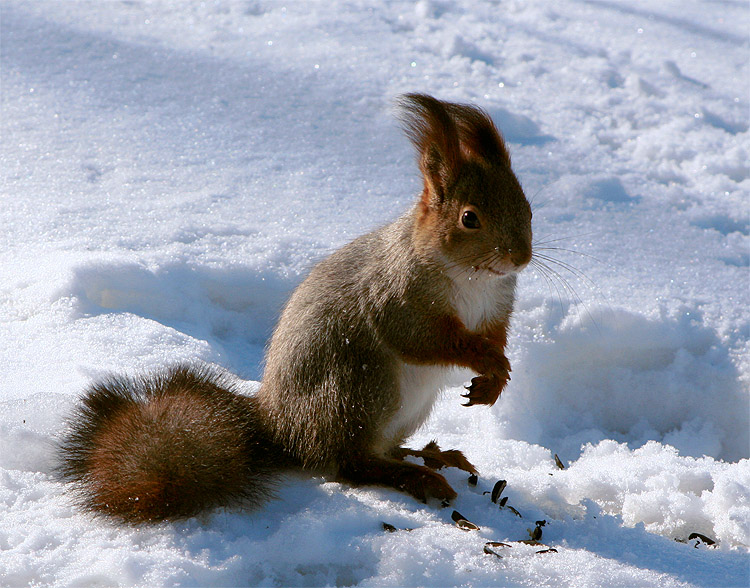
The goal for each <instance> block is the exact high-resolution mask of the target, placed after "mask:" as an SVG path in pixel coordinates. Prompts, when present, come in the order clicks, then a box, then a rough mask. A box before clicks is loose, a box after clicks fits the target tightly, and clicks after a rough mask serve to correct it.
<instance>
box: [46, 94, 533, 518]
mask: <svg viewBox="0 0 750 588" xmlns="http://www.w3.org/2000/svg"><path fill="white" fill-rule="evenodd" d="M399 108H400V113H401V120H402V123H403V126H404V130H405V132H406V134H407V136H408V137H409V139H410V140H411V142H412V143H413V144H414V146H415V147H416V150H417V154H418V158H419V167H420V170H421V172H422V177H423V180H424V187H423V189H422V192H421V194H420V196H419V199H418V200H417V202H416V204H415V205H414V206H413V207H412V208H411V209H410V210H409V211H408V212H406V214H404V215H403V216H401V217H400V218H399V219H398V220H396V221H394V222H393V223H391V224H389V225H387V226H385V227H382V228H380V229H377V230H375V231H373V232H371V233H369V234H366V235H363V236H361V237H359V238H357V239H355V240H354V241H352V242H351V243H349V244H348V245H346V246H344V247H343V248H341V249H339V250H338V251H336V252H335V253H333V254H332V255H331V256H330V257H328V258H327V259H324V260H323V261H321V262H320V263H319V264H318V265H317V266H315V267H314V268H313V270H312V271H311V272H310V274H309V276H308V277H307V278H306V279H305V280H304V281H303V282H302V283H301V284H300V285H299V286H298V287H297V289H296V290H295V291H294V293H293V294H292V296H291V298H290V299H289V301H288V302H287V304H286V306H285V308H284V310H283V313H282V315H281V318H280V319H279V322H278V325H277V326H276V329H275V331H274V333H273V336H272V338H271V341H270V345H269V346H268V349H267V351H266V359H265V369H264V374H263V378H262V383H261V386H260V389H259V391H258V393H257V394H255V395H254V396H245V395H242V394H240V393H239V392H238V390H237V388H236V385H235V384H234V383H233V378H232V377H231V376H229V375H228V374H224V373H222V372H220V371H218V370H217V369H214V368H209V367H205V366H204V367H195V366H177V367H173V368H171V369H166V370H163V371H162V372H160V373H157V374H153V375H150V376H143V377H137V378H136V377H111V378H109V379H107V380H105V381H103V382H99V383H96V384H93V385H92V386H91V387H90V388H89V389H88V390H87V391H86V393H85V395H84V397H83V401H82V404H81V405H80V407H79V408H78V409H77V411H76V413H75V414H74V415H73V417H72V419H71V422H70V427H69V430H68V432H67V434H66V436H65V437H64V439H63V440H62V441H61V443H60V458H61V461H60V468H59V471H60V474H61V477H62V479H64V480H66V481H69V482H72V483H73V484H74V486H75V487H76V489H77V496H78V497H79V499H80V503H81V505H82V506H83V507H84V508H86V509H88V510H90V511H93V512H95V513H98V514H105V515H109V516H111V517H113V518H115V519H119V520H121V521H125V522H128V523H141V522H148V521H161V520H177V519H181V518H187V517H191V516H194V515H196V514H198V513H200V512H203V511H205V510H208V509H211V508H215V507H218V506H232V505H243V506H246V505H250V506H257V505H259V504H262V502H263V500H264V499H265V498H266V497H267V496H268V495H269V494H270V493H271V489H272V487H273V484H274V480H275V479H276V478H278V475H279V473H280V472H283V471H284V470H288V469H300V468H301V469H303V470H308V471H311V472H317V473H321V474H324V475H329V476H332V477H333V478H334V479H337V480H341V481H343V482H347V483H350V484H353V485H356V486H359V485H370V484H372V485H379V486H386V487H390V488H395V489H397V490H401V491H403V492H406V493H408V494H411V495H412V496H414V497H415V498H417V499H419V500H422V501H426V500H427V499H428V498H437V499H439V500H451V499H453V498H455V496H456V492H455V491H454V490H453V488H451V486H450V485H449V484H448V482H447V481H446V479H445V478H444V477H443V476H442V475H440V474H439V473H437V472H436V471H435V469H439V468H440V467H442V466H455V467H460V468H462V469H464V470H466V471H469V472H472V473H474V472H475V468H474V466H473V465H472V464H471V463H470V462H469V461H468V460H467V459H466V458H465V457H464V456H463V454H461V452H459V451H455V450H454V451H441V450H440V448H439V447H438V446H437V444H435V443H431V444H429V445H428V446H427V447H425V448H424V449H422V450H419V451H415V450H411V449H406V448H404V447H403V446H402V445H403V443H404V441H405V440H406V439H407V438H408V437H409V436H410V435H412V434H413V433H414V432H415V431H416V430H417V429H418V428H419V427H420V426H421V425H422V424H423V423H424V422H425V420H426V419H427V417H428V416H429V414H430V411H431V410H432V407H433V404H434V403H435V400H436V399H437V397H438V395H439V392H440V390H441V387H442V386H444V383H445V377H446V375H447V373H448V372H449V371H450V370H452V369H453V368H455V367H457V366H458V367H463V368H469V369H470V370H472V371H473V372H475V373H476V374H477V376H476V377H474V378H473V379H472V380H471V385H470V386H468V387H467V390H468V393H467V394H465V395H464V397H465V398H466V399H467V402H466V403H465V404H464V406H473V405H478V404H486V405H492V404H494V403H495V401H496V400H497V398H498V396H499V395H500V393H501V392H502V390H503V388H504V387H505V386H506V384H507V382H508V380H509V378H510V377H509V372H510V364H509V363H508V359H507V358H506V356H505V346H506V340H507V334H508V325H509V320H510V316H511V312H512V310H513V302H514V297H515V287H516V276H517V274H518V272H520V271H521V270H522V269H523V268H524V267H526V265H527V264H528V263H529V262H530V260H531V255H532V251H531V208H530V206H529V203H528V201H527V199H526V197H525V195H524V192H523V190H522V188H521V185H520V184H519V182H518V180H517V178H516V176H515V174H514V173H513V171H512V170H511V163H510V157H509V155H508V151H507V149H506V147H505V144H504V142H503V139H502V137H501V135H500V133H499V132H498V130H497V128H496V127H495V125H494V124H493V122H492V120H491V118H490V117H489V115H488V114H487V113H486V112H485V111H483V110H481V109H480V108H478V107H476V106H472V105H465V104H454V103H449V102H443V101H440V100H437V99H435V98H433V97H431V96H428V95H425V94H406V95H404V96H402V97H401V98H400V99H399ZM407 455H413V456H417V457H421V458H423V459H424V463H425V464H426V465H424V466H423V465H418V464H416V463H412V462H410V461H406V460H404V457H405V456H407ZM428 466H429V467H428Z"/></svg>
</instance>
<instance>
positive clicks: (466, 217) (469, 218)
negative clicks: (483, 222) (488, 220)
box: [461, 210, 480, 229]
mask: <svg viewBox="0 0 750 588" xmlns="http://www.w3.org/2000/svg"><path fill="white" fill-rule="evenodd" d="M461 224H462V225H463V226H465V227H466V228H467V229H478V228H479V227H480V222H479V217H478V216H477V213H476V212H474V211H473V210H465V211H464V213H463V214H462V215H461Z"/></svg>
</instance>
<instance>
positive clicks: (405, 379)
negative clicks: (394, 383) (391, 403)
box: [384, 363, 466, 449]
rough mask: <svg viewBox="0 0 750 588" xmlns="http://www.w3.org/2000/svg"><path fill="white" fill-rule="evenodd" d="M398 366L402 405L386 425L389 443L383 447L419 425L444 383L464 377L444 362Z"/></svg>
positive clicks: (386, 440)
mask: <svg viewBox="0 0 750 588" xmlns="http://www.w3.org/2000/svg"><path fill="white" fill-rule="evenodd" d="M400 370H401V373H400V380H399V383H400V386H399V393H400V396H401V406H400V407H399V410H398V412H397V413H396V414H395V415H393V418H392V419H391V422H390V423H388V426H387V427H386V430H385V434H384V441H385V443H386V445H387V446H389V447H386V448H385V449H389V448H390V447H392V446H394V445H399V444H400V443H402V442H403V441H404V440H405V439H406V438H407V437H409V436H410V435H411V434H412V433H414V432H415V431H416V430H417V429H418V428H419V427H420V426H422V424H423V423H424V422H425V421H426V420H427V418H428V417H429V416H430V412H432V407H433V406H434V404H435V401H436V400H437V399H438V397H439V396H440V393H441V392H442V391H443V390H444V389H445V388H446V387H448V386H457V385H459V384H461V383H462V382H463V381H465V380H466V377H465V372H464V374H463V376H462V374H461V372H462V371H464V370H458V369H455V368H452V367H446V366H439V365H416V364H409V363H402V364H401V367H400Z"/></svg>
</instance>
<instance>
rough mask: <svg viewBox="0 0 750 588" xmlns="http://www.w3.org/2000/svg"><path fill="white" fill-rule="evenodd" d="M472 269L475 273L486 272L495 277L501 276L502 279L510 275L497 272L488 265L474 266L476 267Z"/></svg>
mask: <svg viewBox="0 0 750 588" xmlns="http://www.w3.org/2000/svg"><path fill="white" fill-rule="evenodd" d="M472 269H473V270H474V271H475V272H479V271H485V272H489V273H491V274H493V275H495V276H500V277H502V276H507V275H508V272H506V271H501V270H496V269H494V268H491V267H489V266H486V265H474V266H472Z"/></svg>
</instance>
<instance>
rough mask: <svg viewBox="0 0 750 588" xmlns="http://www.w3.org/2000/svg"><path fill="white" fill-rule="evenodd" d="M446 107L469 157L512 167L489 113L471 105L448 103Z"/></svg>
mask: <svg viewBox="0 0 750 588" xmlns="http://www.w3.org/2000/svg"><path fill="white" fill-rule="evenodd" d="M445 107H446V110H447V111H448V114H449V115H450V116H451V118H452V119H453V120H454V122H455V124H456V126H457V128H458V135H459V140H460V143H461V147H462V148H463V150H464V151H465V152H466V154H467V155H468V156H469V157H471V158H477V159H482V160H484V161H486V162H487V163H489V164H501V165H507V166H510V155H508V150H507V149H506V147H505V141H503V138H502V135H500V132H499V131H498V130H497V127H496V126H495V123H493V122H492V118H490V115H489V114H487V112H485V111H484V110H482V109H481V108H479V107H478V106H474V105H470V104H450V103H447V104H446V105H445Z"/></svg>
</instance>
